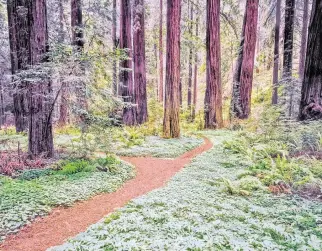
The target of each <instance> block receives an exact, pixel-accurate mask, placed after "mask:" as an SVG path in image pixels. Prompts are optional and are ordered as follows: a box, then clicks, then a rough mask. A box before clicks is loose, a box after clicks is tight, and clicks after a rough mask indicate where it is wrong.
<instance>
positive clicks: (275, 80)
mask: <svg viewBox="0 0 322 251" xmlns="http://www.w3.org/2000/svg"><path fill="white" fill-rule="evenodd" d="M280 27H281V0H276V23H275V44H274V69H273V95H272V104H273V105H277V101H278V93H277V91H278V67H279V60H280V56H279V55H280V54H279V52H280Z"/></svg>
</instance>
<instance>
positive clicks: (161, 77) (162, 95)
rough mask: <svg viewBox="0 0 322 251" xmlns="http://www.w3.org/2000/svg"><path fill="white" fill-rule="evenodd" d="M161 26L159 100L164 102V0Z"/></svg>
mask: <svg viewBox="0 0 322 251" xmlns="http://www.w3.org/2000/svg"><path fill="white" fill-rule="evenodd" d="M159 11H160V26H159V61H160V63H159V67H160V71H159V101H160V102H161V103H163V102H164V93H163V0H160V10H159Z"/></svg>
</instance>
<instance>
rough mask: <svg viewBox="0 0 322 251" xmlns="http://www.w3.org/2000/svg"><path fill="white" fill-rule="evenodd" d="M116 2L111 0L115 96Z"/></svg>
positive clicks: (114, 90)
mask: <svg viewBox="0 0 322 251" xmlns="http://www.w3.org/2000/svg"><path fill="white" fill-rule="evenodd" d="M116 14H117V13H116V0H113V14H112V42H113V52H114V55H113V66H112V67H113V94H114V96H117V86H118V83H117V59H116V48H117V38H116Z"/></svg>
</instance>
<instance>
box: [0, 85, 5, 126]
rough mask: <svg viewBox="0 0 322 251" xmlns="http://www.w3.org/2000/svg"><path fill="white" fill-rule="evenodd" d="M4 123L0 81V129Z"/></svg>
mask: <svg viewBox="0 0 322 251" xmlns="http://www.w3.org/2000/svg"><path fill="white" fill-rule="evenodd" d="M4 123H5V118H4V102H3V83H2V81H0V129H1V126H2V125H3V124H4Z"/></svg>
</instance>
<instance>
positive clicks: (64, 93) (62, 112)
mask: <svg viewBox="0 0 322 251" xmlns="http://www.w3.org/2000/svg"><path fill="white" fill-rule="evenodd" d="M58 7H59V37H58V42H59V43H64V41H65V30H64V24H65V23H64V5H63V0H59V2H58ZM68 98H69V95H68V85H67V84H66V83H65V82H64V80H63V79H61V96H60V106H59V120H58V124H59V125H60V126H65V125H66V124H67V121H68Z"/></svg>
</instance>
